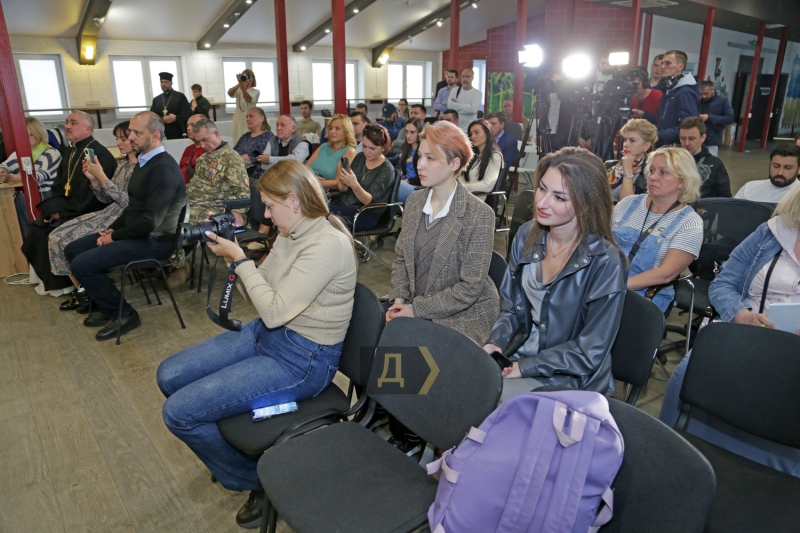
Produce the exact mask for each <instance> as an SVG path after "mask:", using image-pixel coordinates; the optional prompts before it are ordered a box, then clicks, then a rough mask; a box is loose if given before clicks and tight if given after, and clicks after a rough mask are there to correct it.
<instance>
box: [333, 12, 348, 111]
mask: <svg viewBox="0 0 800 533" xmlns="http://www.w3.org/2000/svg"><path fill="white" fill-rule="evenodd" d="M331 32H332V33H333V109H334V112H335V113H337V114H347V78H346V77H345V68H346V67H345V64H346V62H347V52H346V50H345V44H344V43H345V40H344V0H331Z"/></svg>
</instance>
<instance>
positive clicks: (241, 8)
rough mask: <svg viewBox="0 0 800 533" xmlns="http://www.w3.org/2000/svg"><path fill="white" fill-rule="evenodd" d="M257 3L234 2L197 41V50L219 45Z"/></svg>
mask: <svg viewBox="0 0 800 533" xmlns="http://www.w3.org/2000/svg"><path fill="white" fill-rule="evenodd" d="M256 1H257V0H233V2H231V4H230V5H229V6H228V7H227V9H225V11H223V13H222V15H220V16H219V18H217V20H215V21H214V23H213V24H211V26H210V27H209V28H208V30H207V31H206V33H205V34H204V35H203V37H202V38H201V39H200V40H199V41H197V49H198V50H208V49H209V48H211V47H212V46H214V45H215V44H217V41H219V40H220V39H222V36H223V35H225V34H226V33H228V30H230V29H231V28H232V27H233V25H234V24H236V22H237V21H238V20H239V19H240V18H242V16H244V14H245V13H246V12H247V10H248V9H250V8H251V7H253V4H255V3H256Z"/></svg>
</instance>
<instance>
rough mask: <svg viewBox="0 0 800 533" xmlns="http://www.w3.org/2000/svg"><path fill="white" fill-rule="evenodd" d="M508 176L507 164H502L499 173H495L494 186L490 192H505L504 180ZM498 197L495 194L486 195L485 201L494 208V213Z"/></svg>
mask: <svg viewBox="0 0 800 533" xmlns="http://www.w3.org/2000/svg"><path fill="white" fill-rule="evenodd" d="M507 178H508V166H505V165H504V166H503V167H502V168H501V169H500V174H498V175H497V181H496V182H494V187H493V188H492V192H505V190H506V180H507ZM498 201H499V199H498V198H497V196H496V195H489V196H487V197H486V203H487V204H489V207H491V208H492V210H494V212H495V214H496V213H497V202H498Z"/></svg>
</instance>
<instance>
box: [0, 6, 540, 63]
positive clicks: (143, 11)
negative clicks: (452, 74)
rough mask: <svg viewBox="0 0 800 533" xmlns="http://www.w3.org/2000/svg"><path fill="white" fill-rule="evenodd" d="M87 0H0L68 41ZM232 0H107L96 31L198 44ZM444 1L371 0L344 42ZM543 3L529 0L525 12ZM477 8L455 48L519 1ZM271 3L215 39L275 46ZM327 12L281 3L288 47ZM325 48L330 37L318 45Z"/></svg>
mask: <svg viewBox="0 0 800 533" xmlns="http://www.w3.org/2000/svg"><path fill="white" fill-rule="evenodd" d="M86 3H87V2H86V0H71V1H70V0H2V6H3V11H4V13H5V17H6V22H7V25H8V29H9V33H10V34H11V35H25V36H36V37H64V38H74V37H76V36H77V33H78V26H79V23H80V18H81V16H82V15H83V11H84V9H85V8H86ZM229 3H230V0H202V1H199V0H113V3H112V4H111V7H110V9H109V11H108V15H107V17H106V21H105V23H104V24H103V27H102V28H101V30H100V34H99V37H100V38H101V39H113V40H141V41H179V42H197V41H198V40H199V39H200V38H201V37H202V36H203V34H204V33H205V32H206V30H208V28H209V26H210V25H211V24H213V23H214V21H215V20H216V19H217V17H219V15H220V14H221V13H222V12H224V11H225V9H226V7H227V6H228V5H229ZM449 3H450V2H449V1H448V0H409V5H405V4H406V0H377V1H376V2H375V3H373V4H372V5H371V6H369V7H367V8H366V9H364V10H363V11H362V12H361V13H359V14H358V15H356V16H355V17H353V18H352V19H350V20H349V21H348V22H347V23H346V25H345V33H346V36H347V37H346V41H347V46H348V47H353V48H372V47H374V46H376V45H378V44H379V43H381V42H383V41H385V40H386V39H389V38H390V37H393V36H394V35H396V34H397V33H400V32H401V31H403V30H404V29H405V28H408V27H410V26H413V25H414V24H416V23H417V22H418V21H419V20H420V19H422V18H424V17H425V16H428V15H431V14H432V13H434V12H435V11H437V10H439V9H441V8H442V7H444V6H446V5H448V4H449ZM543 4H544V0H529V10H530V12H531V14H533V13H534V12H535V10H537V9H540V8H541V6H542V5H543ZM478 6H479V7H478V9H473V8H471V7H469V8H467V9H465V10H463V11H462V12H461V32H460V33H461V36H460V43H461V45H465V44H470V43H473V42H477V41H481V40H483V39H485V38H486V32H487V30H488V29H490V28H493V27H496V26H500V25H503V24H508V23H510V22H513V21H514V20H515V19H516V9H517V0H481V2H480V3H479V4H478ZM273 9H274V7H273V2H272V0H257V1H256V2H255V3H254V4H253V6H252V7H251V8H250V9H249V10H248V11H247V13H246V14H245V15H244V16H243V17H242V19H241V20H240V21H239V22H237V23H236V24H234V25H233V26H232V27H231V29H230V30H229V31H228V32H227V33H226V34H225V36H224V37H223V38H222V39H220V41H219V42H220V43H226V44H250V45H252V44H274V43H275V22H274V11H273ZM329 17H330V1H329V0H290V1H289V2H286V27H287V38H288V42H289V45H290V47H291V45H292V44H294V43H296V42H297V41H299V40H300V39H301V38H302V37H304V36H305V35H306V34H307V33H309V32H310V31H311V30H313V29H314V28H316V27H317V26H318V25H319V24H321V23H322V22H324V21H325V20H327V19H328V18H329ZM317 44H318V45H319V46H331V45H332V44H333V41H332V37H331V36H326V37H325V38H324V39H322V40H320V41H319V42H318V43H317ZM397 48H398V49H404V50H434V51H439V50H447V49H449V48H450V20H449V19H446V20H445V22H444V25H443V26H442V27H437V26H436V25H433V26H432V28H429V29H428V30H427V31H425V32H423V33H421V34H419V35H418V36H416V37H414V39H413V43H408V42H407V41H406V42H404V43H402V44H400V45H399V46H398V47H397Z"/></svg>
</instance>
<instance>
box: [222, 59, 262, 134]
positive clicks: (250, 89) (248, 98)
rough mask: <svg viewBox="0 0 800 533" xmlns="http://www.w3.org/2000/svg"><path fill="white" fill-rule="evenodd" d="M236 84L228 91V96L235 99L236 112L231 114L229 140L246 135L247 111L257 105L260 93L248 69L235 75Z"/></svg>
mask: <svg viewBox="0 0 800 533" xmlns="http://www.w3.org/2000/svg"><path fill="white" fill-rule="evenodd" d="M236 81H237V84H236V85H234V86H233V87H231V88H230V89H228V96H230V97H231V98H235V99H236V110H235V111H234V112H233V124H232V125H231V138H232V139H233V140H234V141H237V140H239V137H241V136H242V135H243V134H245V133H247V131H248V128H247V119H246V118H245V117H246V115H247V110H248V109H250V108H251V107H253V106H255V105H256V104H258V97H259V96H260V95H261V91H259V90H258V89H256V88H255V86H256V75H255V74H253V71H252V70H250V69H249V68H247V69H244V70H243V71H242V72H241V74H237V75H236Z"/></svg>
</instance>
